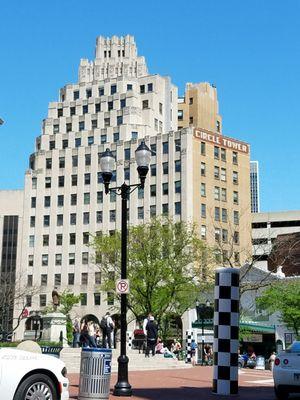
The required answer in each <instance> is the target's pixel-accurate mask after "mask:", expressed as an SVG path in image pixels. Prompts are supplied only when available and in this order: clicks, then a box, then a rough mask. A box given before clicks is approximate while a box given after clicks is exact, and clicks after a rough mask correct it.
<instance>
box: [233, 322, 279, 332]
mask: <svg viewBox="0 0 300 400" xmlns="http://www.w3.org/2000/svg"><path fill="white" fill-rule="evenodd" d="M240 328H244V329H247V330H249V331H252V332H260V333H275V326H274V325H259V324H256V323H255V322H240Z"/></svg>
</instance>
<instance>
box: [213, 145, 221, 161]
mask: <svg viewBox="0 0 300 400" xmlns="http://www.w3.org/2000/svg"><path fill="white" fill-rule="evenodd" d="M214 158H215V159H217V160H218V159H219V158H220V148H219V147H218V146H215V147H214Z"/></svg>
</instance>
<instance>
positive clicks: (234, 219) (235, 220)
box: [233, 211, 239, 225]
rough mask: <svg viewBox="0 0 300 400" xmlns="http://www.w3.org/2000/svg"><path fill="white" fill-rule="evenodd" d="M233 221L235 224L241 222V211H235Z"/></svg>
mask: <svg viewBox="0 0 300 400" xmlns="http://www.w3.org/2000/svg"><path fill="white" fill-rule="evenodd" d="M233 223H234V224H235V225H238V224H239V212H238V211H233Z"/></svg>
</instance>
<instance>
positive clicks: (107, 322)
mask: <svg viewBox="0 0 300 400" xmlns="http://www.w3.org/2000/svg"><path fill="white" fill-rule="evenodd" d="M100 327H101V329H102V347H103V348H106V347H107V346H108V348H109V349H111V333H112V331H113V330H114V327H115V324H114V321H113V320H112V318H111V316H110V313H109V312H107V313H106V314H105V316H104V317H103V318H102V320H101V322H100Z"/></svg>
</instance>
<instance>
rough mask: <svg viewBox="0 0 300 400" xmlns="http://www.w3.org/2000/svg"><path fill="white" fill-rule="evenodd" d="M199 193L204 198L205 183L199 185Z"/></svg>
mask: <svg viewBox="0 0 300 400" xmlns="http://www.w3.org/2000/svg"><path fill="white" fill-rule="evenodd" d="M200 193H201V196H203V197H205V196H206V185H205V183H201V185H200Z"/></svg>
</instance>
